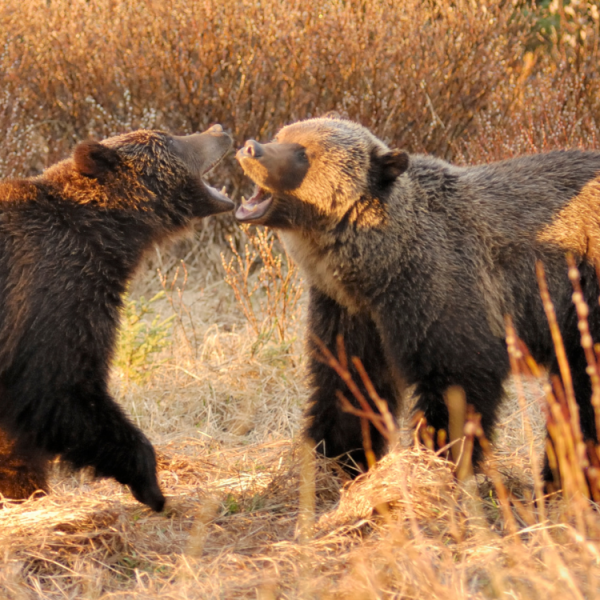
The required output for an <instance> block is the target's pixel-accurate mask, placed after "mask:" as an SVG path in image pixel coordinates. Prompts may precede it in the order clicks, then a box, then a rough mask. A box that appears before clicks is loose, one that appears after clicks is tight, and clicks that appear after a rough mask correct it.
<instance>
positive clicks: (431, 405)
mask: <svg viewBox="0 0 600 600" xmlns="http://www.w3.org/2000/svg"><path fill="white" fill-rule="evenodd" d="M450 386H459V387H461V388H462V389H463V391H464V393H465V399H466V403H467V404H468V405H471V406H473V408H474V410H475V412H476V413H479V414H480V415H481V425H482V428H483V432H484V434H485V436H486V437H487V439H488V440H491V438H492V434H493V429H494V425H495V424H496V419H497V412H498V408H499V407H500V403H501V402H502V396H503V395H504V386H503V380H502V378H501V377H500V376H499V375H497V374H496V373H489V372H488V373H486V372H483V371H481V370H480V371H479V372H477V376H476V377H465V376H464V374H463V375H462V376H456V377H452V376H447V375H446V376H436V375H435V374H429V375H428V376H427V377H425V378H424V379H423V381H422V382H421V383H420V384H419V385H417V388H416V394H417V397H418V400H417V403H416V405H415V411H423V414H424V417H425V419H426V420H427V425H430V426H432V427H433V428H434V429H435V431H436V434H435V439H436V440H437V439H438V432H439V431H440V430H443V431H445V432H446V435H445V439H446V440H447V441H449V442H452V441H454V440H453V439H451V436H450V431H449V414H448V406H447V404H446V399H445V395H446V393H447V391H448V389H449V387H450ZM455 417H456V421H460V420H462V415H455ZM457 426H458V427H459V430H461V432H460V436H461V437H462V428H463V427H464V423H463V424H462V426H461V424H460V423H457ZM438 449H439V448H438ZM452 454H453V456H454V454H455V453H454V452H453V453H452ZM481 459H482V453H481V447H480V445H479V442H478V441H477V440H475V446H474V448H473V463H474V464H477V463H478V462H479V461H480V460H481Z"/></svg>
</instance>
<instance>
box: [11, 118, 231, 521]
mask: <svg viewBox="0 0 600 600" xmlns="http://www.w3.org/2000/svg"><path fill="white" fill-rule="evenodd" d="M231 144H232V140H231V138H230V136H229V135H228V134H226V133H225V132H224V131H223V128H222V127H221V126H220V125H214V126H213V127H211V128H210V129H209V130H208V131H206V132H204V133H202V134H194V135H188V136H174V135H169V134H167V133H164V132H161V131H135V132H133V133H128V134H125V135H120V136H117V137H113V138H109V139H107V140H104V141H102V142H96V141H87V142H83V143H81V144H79V145H78V146H77V147H76V148H75V151H74V153H73V156H72V157H71V158H69V159H67V160H64V161H62V162H60V163H58V164H56V165H54V166H52V167H50V168H49V169H47V170H46V171H45V172H44V173H43V174H42V175H40V176H38V177H33V178H29V179H13V180H6V181H4V182H2V183H0V198H1V205H0V427H1V429H2V431H1V432H0V433H1V435H0V493H2V495H4V496H5V497H9V498H26V497H28V496H29V495H30V494H31V493H33V492H34V491H36V490H44V491H46V490H47V488H48V484H47V478H46V477H47V476H46V473H47V467H48V461H49V460H50V459H52V458H54V457H56V456H59V457H60V458H61V459H62V460H63V461H65V462H66V463H68V464H69V465H71V466H72V467H74V468H75V469H80V468H82V467H92V469H93V470H94V472H95V474H96V475H97V476H99V477H113V478H114V479H116V480H117V481H119V482H120V483H123V484H126V485H128V486H129V488H130V489H131V492H132V493H133V495H134V497H135V498H136V499H137V500H139V501H140V502H143V503H144V504H147V505H148V506H149V507H150V508H152V509H153V510H155V511H160V510H162V508H163V506H164V503H165V498H164V496H163V494H162V492H161V490H160V487H159V485H158V481H157V476H156V460H155V454H154V450H153V448H152V446H151V444H150V442H149V441H148V439H147V438H146V436H145V435H144V434H143V433H142V432H141V431H140V430H139V429H138V428H137V427H136V426H135V425H133V424H132V423H131V421H130V420H129V419H128V418H127V417H126V416H125V415H124V413H123V411H122V410H121V408H120V407H119V406H118V405H117V404H116V402H115V401H114V400H113V398H112V397H111V395H110V393H109V390H108V385H107V379H108V375H109V366H110V362H111V358H112V355H113V351H114V348H115V336H116V333H117V329H118V325H119V316H120V309H121V305H122V295H123V292H124V291H125V289H126V286H127V283H128V282H129V281H130V279H131V278H132V276H133V274H134V272H135V270H136V268H137V267H138V265H139V264H140V262H141V260H142V257H143V256H144V253H145V252H146V251H147V250H148V249H150V248H152V247H153V245H154V244H156V243H158V242H162V241H163V240H165V239H167V238H171V237H173V236H174V235H176V234H178V233H180V232H182V231H183V230H185V229H187V228H189V227H190V225H191V224H192V223H193V222H194V221H195V220H197V219H200V218H202V217H205V216H208V215H213V214H216V213H220V212H224V211H228V210H231V209H232V208H233V207H234V205H233V202H232V201H231V200H230V199H229V198H227V197H226V196H225V195H224V194H223V193H222V192H219V191H217V190H216V189H213V188H212V187H210V186H209V185H207V184H206V183H205V182H204V181H203V180H202V176H203V175H204V174H205V173H207V172H208V171H209V170H210V169H212V167H214V166H215V165H216V164H217V163H218V162H219V161H220V160H221V159H222V158H223V156H224V155H225V153H226V152H227V151H228V150H229V149H230V147H231Z"/></svg>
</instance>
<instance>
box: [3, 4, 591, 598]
mask: <svg viewBox="0 0 600 600" xmlns="http://www.w3.org/2000/svg"><path fill="white" fill-rule="evenodd" d="M540 4H541V6H539V7H538V8H537V9H535V10H534V9H533V8H532V6H533V3H531V2H529V1H527V0H522V1H515V2H498V3H495V2H489V3H480V2H471V1H467V0H459V1H455V2H449V1H446V0H428V1H427V2H422V1H421V0H408V1H406V2H392V1H385V2H380V1H376V0H366V1H365V0H356V1H354V0H351V1H348V0H331V1H329V2H316V0H315V1H314V2H308V3H307V2H305V1H304V0H289V1H286V2H275V1H273V2H272V1H270V0H269V1H265V2H260V3H258V2H256V1H255V0H240V1H238V2H222V1H218V0H206V1H203V2H198V1H196V0H169V1H168V2H165V1H160V2H159V1H154V0H153V1H148V2H125V1H123V0H98V1H94V2H87V1H85V0H5V1H4V2H3V3H2V6H1V7H0V32H1V35H2V39H3V40H5V43H4V45H3V46H2V47H1V49H0V87H1V89H2V93H1V94H0V138H1V139H2V145H1V146H0V175H2V176H11V175H22V174H36V173H39V172H40V171H41V170H42V169H43V168H44V167H46V166H47V165H48V164H50V163H52V162H54V161H56V160H58V159H60V158H63V157H64V156H65V155H66V154H67V153H68V152H69V151H70V150H71V148H72V147H73V145H74V144H75V143H76V142H77V141H79V140H80V139H83V138H86V137H88V136H95V137H105V136H108V135H111V134H114V133H117V132H121V131H126V130H130V129H134V128H138V127H160V128H166V129H170V130H172V131H174V132H179V133H182V132H189V131H193V130H197V129H203V128H205V127H206V126H207V125H209V124H211V123H214V122H217V121H218V122H222V123H223V124H224V125H225V126H226V127H228V128H229V129H230V130H231V131H232V133H233V136H234V138H235V141H236V143H237V144H238V145H239V144H241V143H242V142H243V141H244V140H245V139H246V138H248V137H255V138H258V139H268V138H269V137H270V136H272V135H273V133H274V132H275V131H276V130H277V129H278V128H279V127H280V126H282V125H283V124H285V123H288V122H291V121H294V120H297V119H300V118H304V117H308V116H312V115H319V114H322V113H324V112H326V111H328V110H338V111H341V112H342V113H345V114H346V115H347V116H349V117H351V118H353V119H356V120H358V121H361V122H362V123H363V124H364V125H366V126H368V127H370V128H371V129H373V131H374V132H375V133H376V134H378V135H379V136H381V137H382V138H383V139H384V140H385V141H386V142H388V143H390V144H393V145H397V146H400V147H404V148H406V149H408V150H411V151H428V152H433V153H435V154H437V155H440V156H445V157H446V158H450V159H452V160H455V161H457V162H461V163H467V162H484V161H491V160H498V159H503V158H507V157H510V156H514V155H517V154H522V153H524V152H534V151H542V150H550V149H555V148H566V147H582V148H594V147H598V144H599V139H600V78H599V77H598V67H597V65H598V62H599V58H600V57H599V52H598V40H599V36H598V29H599V27H600V16H599V14H598V10H597V7H596V3H594V2H586V1H582V0H578V1H573V2H570V3H568V2H564V3H563V2H552V3H550V4H549V5H548V3H547V2H543V3H540ZM214 177H215V179H216V180H217V181H218V182H219V184H220V185H221V184H223V183H226V184H227V186H228V189H229V191H230V193H231V194H232V196H233V197H239V195H240V194H241V193H242V192H243V191H244V187H245V186H247V185H248V183H247V181H245V180H244V178H243V176H242V173H241V170H239V168H238V167H237V165H235V163H234V161H233V158H232V157H229V158H228V160H227V161H226V162H225V163H224V164H223V166H222V167H221V168H220V170H219V171H217V172H216V173H215V175H214ZM232 233H233V234H234V238H233V242H232V244H233V250H230V249H229V247H228V244H227V243H226V242H225V240H226V238H227V237H228V235H230V234H232ZM246 235H247V234H246V233H240V232H239V231H238V228H236V227H234V226H233V225H232V222H231V221H230V220H228V219H227V218H224V219H218V220H215V219H207V220H205V221H204V222H203V223H202V225H201V226H200V227H199V229H198V231H196V233H195V235H194V236H193V237H192V238H190V239H188V240H187V241H184V242H182V243H179V244H177V245H175V246H174V247H172V248H170V249H168V250H165V249H162V250H158V249H157V251H156V255H155V256H152V257H149V258H148V261H147V262H146V264H145V265H144V266H143V268H142V269H141V272H140V273H139V275H138V278H137V280H136V282H135V283H134V286H133V288H132V296H131V297H132V298H133V299H134V300H136V301H137V300H139V298H140V297H141V296H142V295H144V296H145V297H146V298H151V297H153V296H154V295H155V294H156V293H157V292H159V291H161V290H162V291H164V296H163V298H162V299H161V300H158V301H157V302H156V303H154V304H153V306H154V308H155V309H156V310H157V312H158V313H160V315H161V316H162V317H164V318H167V317H170V316H173V320H172V323H173V328H172V332H171V337H170V338H169V340H170V341H169V342H168V343H167V344H166V345H165V344H163V346H164V347H162V349H161V352H160V353H156V354H152V355H151V356H150V355H148V361H152V364H153V366H154V367H155V368H154V369H151V370H149V371H148V373H149V376H145V377H141V378H139V379H136V378H135V377H132V376H131V373H129V372H124V371H118V370H116V371H115V373H114V377H113V383H112V386H113V390H114V392H115V395H116V396H117V397H118V399H119V400H120V402H121V403H122V404H123V405H124V407H125V408H126V410H127V411H128V412H129V414H131V415H132V416H133V418H134V419H135V420H136V422H137V423H138V424H139V425H140V426H141V427H142V428H143V429H144V430H145V431H146V432H147V433H148V435H149V436H150V437H151V438H152V441H153V442H154V443H155V445H156V448H157V452H158V454H159V470H160V478H161V482H162V485H163V487H164V489H165V491H166V493H167V495H168V496H169V502H168V509H167V511H166V512H165V513H164V514H160V515H156V514H152V513H150V512H149V511H148V510H147V509H146V508H145V507H143V506H141V505H139V504H138V503H136V502H135V501H134V500H133V499H132V497H131V495H130V494H129V492H128V491H127V490H126V489H124V488H122V487H121V486H119V485H117V484H116V483H115V482H113V481H92V480H91V479H90V478H89V476H88V475H87V474H85V473H83V474H77V475H71V474H68V473H64V472H62V471H61V470H60V469H58V468H57V469H56V470H55V473H54V475H53V479H52V495H50V496H48V497H44V498H41V499H38V500H29V501H27V502H24V503H22V504H20V505H19V504H12V505H8V506H6V507H5V508H4V509H3V510H1V511H0V531H2V537H1V538H0V598H7V599H11V600H12V599H37V598H44V599H48V600H50V599H52V600H54V599H65V598H84V599H96V598H107V599H108V598H147V599H149V600H150V599H157V598H164V599H169V598H173V599H181V598H183V599H185V598H189V599H196V598H198V599H200V598H202V599H204V598H227V599H228V598H260V599H262V600H270V599H274V598H294V599H295V598H339V599H346V598H347V599H353V600H354V599H362V598H365V599H371V598H373V599H375V598H443V599H444V600H445V599H449V598H457V599H458V598H460V599H462V598H473V599H480V598H500V597H502V598H541V599H543V600H554V599H557V600H558V599H559V598H560V600H563V599H564V598H574V599H579V598H594V597H598V596H600V583H599V582H600V572H599V571H600V523H599V519H598V511H597V509H596V508H595V507H594V506H593V504H592V503H591V502H590V501H589V500H587V499H585V495H579V496H577V497H575V499H573V498H574V496H573V495H569V494H570V493H567V494H566V495H565V496H563V497H560V496H555V497H553V498H551V499H549V500H548V502H547V503H545V502H541V503H540V501H539V500H540V497H539V494H538V498H537V501H536V499H535V498H534V489H535V480H536V476H535V475H536V473H537V471H536V470H535V469H534V468H532V465H534V464H535V463H536V462H538V463H539V462H540V457H541V455H542V452H543V448H544V438H543V430H544V425H545V417H544V414H543V412H542V410H541V409H542V407H543V406H544V402H545V397H546V396H547V389H546V390H544V389H543V388H542V387H540V385H539V383H538V382H535V381H533V380H532V379H531V378H525V379H523V380H522V381H521V383H523V385H524V387H525V391H526V394H525V395H523V394H521V393H520V381H519V379H517V380H516V386H514V387H510V386H509V396H510V397H511V400H510V401H509V402H507V404H506V406H505V407H504V412H503V415H502V417H501V424H500V427H499V436H498V439H497V440H494V442H495V453H494V455H493V457H491V459H490V461H489V462H488V465H487V468H486V472H487V473H489V474H492V475H494V477H495V474H496V473H499V475H500V480H499V481H500V484H498V482H497V480H496V479H495V480H494V481H496V485H494V483H493V481H492V479H491V478H489V477H488V476H487V475H486V474H478V475H477V476H476V478H475V479H471V480H468V481H466V482H465V483H463V484H459V483H457V481H456V480H455V478H454V476H453V473H452V469H451V466H450V465H449V463H448V462H447V461H445V460H443V459H442V458H441V457H440V456H437V455H435V454H434V453H433V452H431V451H429V450H426V449H423V448H422V447H419V446H415V445H414V440H413V439H412V436H411V433H410V431H409V429H408V428H407V427H403V428H402V429H401V431H400V433H401V435H400V438H401V440H402V441H401V444H400V445H399V446H398V447H397V448H395V449H394V451H393V452H392V453H391V454H390V455H388V456H387V457H386V458H385V459H384V460H382V461H381V462H380V463H379V464H378V465H377V466H376V467H375V468H374V469H373V470H372V471H371V472H369V474H367V475H366V476H363V477H361V478H359V479H358V480H357V481H355V482H354V483H348V482H347V481H346V480H345V479H344V476H343V474H341V473H339V472H338V471H337V470H336V467H335V465H334V464H332V463H328V462H326V461H323V460H319V461H317V464H316V478H315V480H314V481H312V477H311V473H312V472H313V458H312V457H311V456H310V455H309V454H307V451H306V448H305V447H304V445H303V444H302V443H300V440H299V430H300V427H301V410H302V406H303V404H304V402H305V400H306V397H307V389H306V387H305V382H304V363H303V361H304V358H303V345H302V336H303V323H302V318H301V311H302V309H303V307H304V302H305V298H304V296H298V298H299V300H298V303H297V304H294V302H295V301H294V298H296V294H297V293H299V292H300V291H301V282H300V281H298V280H297V279H296V276H295V274H294V272H293V269H292V270H290V268H289V265H288V264H287V262H286V260H285V257H281V261H282V262H278V260H279V255H277V254H271V258H272V260H271V258H269V253H270V252H271V250H270V244H271V240H270V239H267V238H264V239H263V240H262V241H260V240H258V241H257V242H256V243H254V244H253V242H252V239H255V238H251V239H250V240H249V239H248V238H247V237H245V236H246ZM255 240H256V239H255ZM246 247H247V248H248V251H247V250H246ZM221 252H224V253H225V257H224V259H222V258H221ZM236 252H237V257H236ZM265 252H266V254H265ZM253 253H254V254H256V255H257V256H254V255H253ZM182 259H183V264H182V262H181V261H182ZM232 259H233V260H232ZM269 261H271V262H269ZM223 264H224V265H225V267H226V268H225V271H224V270H223ZM157 269H159V271H160V275H159V274H157ZM225 275H226V276H227V278H228V279H229V281H230V283H233V284H237V291H236V289H235V285H234V287H233V288H232V287H231V286H230V285H227V283H226V282H225V280H224V277H225ZM261 277H262V278H263V279H262V280H261ZM236 295H237V299H236ZM269 295H270V296H269ZM269 297H270V300H269ZM281 299H283V300H281ZM280 301H281V302H282V303H281V302H280ZM240 302H241V303H242V304H240ZM242 305H243V306H244V308H245V313H244V310H243V309H242ZM157 339H158V338H157ZM557 389H558V388H557ZM517 397H518V398H519V401H520V403H517ZM558 417H559V418H560V415H558ZM554 424H556V423H554ZM559 425H560V427H563V429H564V428H565V427H566V428H567V429H568V426H569V423H568V422H567V423H564V422H562V423H559ZM571 458H573V457H571ZM569 464H571V463H569ZM572 468H573V469H574V470H577V469H581V465H580V464H579V463H578V462H577V460H574V461H573V462H572ZM582 472H583V471H582ZM300 483H301V484H302V486H301V487H302V490H301V493H299V489H298V487H299V485H300ZM313 486H314V492H313V491H312V490H313ZM499 488H501V490H500V491H501V492H502V493H500V494H499V493H498V491H499ZM502 489H503V490H504V491H502ZM503 494H504V495H503ZM507 498H508V500H506V499H507ZM313 504H314V509H313ZM507 509H508V512H507ZM313 510H314V513H313ZM299 517H301V518H300V519H299ZM299 520H300V522H299Z"/></svg>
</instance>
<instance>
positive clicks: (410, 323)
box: [236, 118, 600, 464]
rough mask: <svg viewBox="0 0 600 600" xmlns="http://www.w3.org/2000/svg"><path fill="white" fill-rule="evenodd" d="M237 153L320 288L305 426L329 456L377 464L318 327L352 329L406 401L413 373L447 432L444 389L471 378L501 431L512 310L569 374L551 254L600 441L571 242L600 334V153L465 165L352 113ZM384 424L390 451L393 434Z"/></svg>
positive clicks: (477, 403) (369, 360)
mask: <svg viewBox="0 0 600 600" xmlns="http://www.w3.org/2000/svg"><path fill="white" fill-rule="evenodd" d="M237 157H238V160H239V161H240V163H241V165H242V167H243V169H244V171H245V172H246V174H248V175H249V176H250V177H251V178H252V179H253V180H254V181H255V182H256V184H257V189H256V192H255V194H254V196H253V197H252V198H251V199H250V200H249V201H247V202H244V203H243V204H242V205H241V206H240V207H239V208H238V210H237V213H236V216H237V218H238V220H240V221H243V222H251V223H259V224H264V225H267V226H271V227H274V228H276V229H278V230H279V231H280V232H281V236H282V238H283V240H284V243H285V244H286V246H287V248H288V250H289V251H290V253H291V255H292V256H293V257H294V258H295V259H296V261H297V262H298V263H299V264H300V266H301V268H302V269H303V271H304V274H305V276H306V279H307V281H308V283H309V285H310V306H309V316H308V327H309V334H310V335H309V337H308V346H309V350H310V375H311V379H312V388H313V392H312V396H311V399H310V405H309V408H308V416H309V417H310V418H309V420H308V430H307V433H308V435H309V436H310V437H311V438H312V439H313V440H314V441H315V442H318V443H320V444H321V450H322V451H323V452H325V453H326V454H327V455H329V456H338V455H341V454H343V453H349V454H350V455H351V456H352V457H353V459H354V460H355V461H356V462H358V463H362V464H365V457H364V453H363V450H362V435H361V428H360V424H359V420H358V419H357V418H356V417H354V416H352V415H349V414H347V413H344V412H342V410H341V408H340V406H339V404H338V402H337V399H336V394H335V391H336V389H338V388H342V387H343V386H342V384H341V382H340V380H339V378H338V377H337V375H336V374H335V373H334V372H333V371H332V370H331V369H330V368H329V367H327V366H325V365H324V364H322V363H321V362H320V361H319V359H318V357H317V355H318V354H319V352H318V349H317V348H316V346H315V343H314V341H313V340H312V336H316V337H317V338H320V340H322V341H323V342H324V343H325V344H326V345H327V346H328V347H329V348H330V350H331V351H332V352H334V353H335V352H336V337H337V336H338V334H342V335H343V339H344V342H345V344H346V350H347V353H348V355H349V356H358V357H359V358H360V359H361V360H362V361H363V362H364V364H365V367H366V370H367V372H368V373H369V374H370V376H371V378H372V379H373V381H374V383H375V384H376V387H377V389H378V392H379V394H380V395H381V397H383V398H385V399H386V400H387V401H388V402H389V404H390V406H391V409H392V410H396V409H397V408H398V404H399V402H400V401H401V396H402V389H403V388H404V387H405V386H407V385H414V386H415V388H414V389H415V391H416V394H417V397H418V401H417V404H416V407H417V409H421V410H423V411H424V413H425V416H426V418H427V421H428V423H429V424H430V425H433V426H434V427H435V428H436V429H447V428H448V411H447V408H446V404H445V401H444V393H445V391H446V390H447V388H448V387H449V386H453V385H459V386H462V388H464V390H465V392H466V397H467V401H468V402H469V403H470V404H472V405H474V407H475V409H476V411H477V412H479V413H481V415H482V424H483V427H484V430H485V433H486V435H488V436H490V435H491V433H492V429H493V426H494V424H495V421H496V415H497V409H498V407H499V404H500V401H501V398H502V394H503V382H504V380H505V379H506V377H507V375H508V372H509V361H508V355H507V350H506V344H505V332H504V320H503V319H504V315H506V314H508V315H511V316H512V318H513V320H514V323H515V326H516V329H517V333H518V335H519V336H520V337H521V338H522V339H523V340H524V342H525V343H526V344H527V346H528V347H529V349H530V350H531V352H532V353H533V356H534V357H535V358H536V360H538V361H539V362H541V363H543V364H545V365H547V366H548V367H549V368H550V369H551V371H552V372H554V373H556V372H557V364H556V358H555V353H554V347H553V344H552V339H551V336H550V333H549V328H548V323H547V320H546V316H545V313H544V310H543V306H542V302H541V299H540V293H539V290H538V285H537V280H536V274H535V263H536V260H538V259H539V260H541V261H542V263H543V264H544V267H545V269H546V276H547V278H548V284H549V289H550V294H551V297H552V300H553V302H554V304H555V308H556V312H557V315H558V321H559V324H560V328H561V331H562V334H563V336H564V341H565V345H566V349H567V353H568V358H569V361H570V364H571V368H572V371H573V382H574V387H575V393H576V397H577V400H578V403H579V406H580V415H581V426H582V431H583V435H584V436H585V438H588V439H593V440H596V439H597V437H596V436H597V434H596V430H595V425H594V414H593V410H592V406H591V403H590V394H591V392H590V380H589V377H588V375H587V374H586V364H587V363H586V360H585V356H584V354H583V350H582V347H581V344H580V334H579V331H578V328H577V317H576V312H575V309H574V306H573V304H572V302H571V295H572V287H571V284H570V282H569V280H568V278H567V265H566V262H565V253H566V252H567V251H570V252H572V253H573V254H574V255H575V257H576V259H577V263H578V266H579V269H580V271H581V284H582V287H583V291H584V295H585V298H586V300H587V302H588V304H589V307H590V315H589V321H590V328H591V331H592V335H593V337H594V340H595V341H600V308H599V306H598V294H599V285H598V280H597V278H596V273H595V269H594V265H593V261H594V260H597V259H600V256H598V254H597V253H598V252H600V239H599V238H600V179H598V175H600V153H598V152H580V151H566V152H552V153H548V154H541V155H537V156H525V157H522V158H515V159H511V160H506V161H502V162H498V163H494V164H488V165H482V166H474V167H457V166H453V165H451V164H449V163H447V162H444V161H442V160H438V159H436V158H432V157H430V156H421V155H412V156H409V155H408V154H406V153H404V152H400V151H397V150H390V149H389V148H388V147H387V146H386V145H385V144H384V143H383V142H381V141H380V140H379V139H377V138H376V137H375V136H374V135H373V134H371V133H370V132H369V131H368V130H367V129H365V128H364V127H362V126H360V125H358V124H355V123H352V122H350V121H346V120H340V119H329V118H321V119H310V120H307V121H302V122H299V123H295V124H292V125H289V126H287V127H284V128H283V129H282V130H281V131H280V132H279V133H278V135H277V137H276V138H275V140H274V141H273V142H271V143H268V144H260V143H258V142H256V141H254V140H249V141H248V142H247V143H246V145H245V146H244V147H243V148H242V149H241V150H239V152H238V154H237ZM357 380H358V378H357ZM345 392H346V395H347V396H350V394H349V393H347V390H345ZM371 433H372V437H373V445H374V450H375V451H376V454H377V455H381V453H382V452H383V451H384V445H385V444H384V440H383V439H382V436H381V435H380V434H379V433H378V432H377V431H376V430H373V431H372V432H371Z"/></svg>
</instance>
